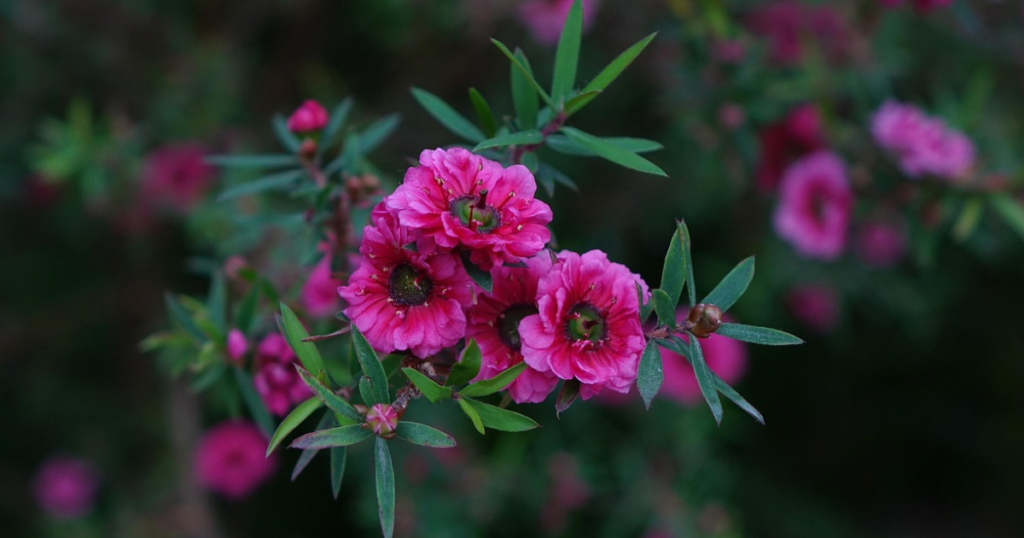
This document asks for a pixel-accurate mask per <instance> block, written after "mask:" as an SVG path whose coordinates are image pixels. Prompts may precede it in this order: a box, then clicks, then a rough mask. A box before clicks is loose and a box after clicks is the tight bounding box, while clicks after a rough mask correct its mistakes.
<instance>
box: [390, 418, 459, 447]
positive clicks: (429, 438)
mask: <svg viewBox="0 0 1024 538" xmlns="http://www.w3.org/2000/svg"><path fill="white" fill-rule="evenodd" d="M395 433H396V434H398V437H399V439H404V440H406V441H409V442H410V443H412V444H414V445H420V446H425V447H430V448H451V447H453V446H455V439H453V438H452V436H450V435H448V434H447V433H444V432H443V431H441V430H437V429H434V428H431V427H430V426H427V425H426V424H419V423H416V422H405V421H402V422H399V423H398V428H397V429H395Z"/></svg>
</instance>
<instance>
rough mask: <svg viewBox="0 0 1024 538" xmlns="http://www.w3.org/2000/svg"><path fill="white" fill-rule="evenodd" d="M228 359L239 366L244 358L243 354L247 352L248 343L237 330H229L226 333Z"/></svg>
mask: <svg viewBox="0 0 1024 538" xmlns="http://www.w3.org/2000/svg"><path fill="white" fill-rule="evenodd" d="M227 348H228V349H227V351H228V358H229V359H231V362H233V363H235V364H241V363H242V358H243V357H245V352H246V351H249V343H248V342H246V340H245V335H244V334H242V331H240V330H238V329H231V332H229V333H228V345H227Z"/></svg>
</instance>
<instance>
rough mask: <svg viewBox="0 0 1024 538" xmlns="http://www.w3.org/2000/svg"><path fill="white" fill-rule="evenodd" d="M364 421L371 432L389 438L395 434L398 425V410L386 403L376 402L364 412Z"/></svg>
mask: <svg viewBox="0 0 1024 538" xmlns="http://www.w3.org/2000/svg"><path fill="white" fill-rule="evenodd" d="M366 423H367V424H368V425H369V426H370V429H371V430H372V431H373V433H375V434H377V435H379V436H381V437H383V438H385V439H390V438H392V437H394V436H395V428H397V427H398V412H397V411H395V408H394V407H391V406H390V405H388V404H377V405H374V406H373V407H371V408H370V410H369V411H367V412H366Z"/></svg>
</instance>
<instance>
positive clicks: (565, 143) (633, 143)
mask: <svg viewBox="0 0 1024 538" xmlns="http://www.w3.org/2000/svg"><path fill="white" fill-rule="evenodd" d="M601 140H604V141H605V142H608V143H609V144H614V145H616V146H619V147H620V148H622V149H624V150H627V151H632V152H633V153H648V152H651V151H657V150H659V149H664V147H665V146H662V145H661V144H659V143H657V142H655V141H653V140H647V139H645V138H630V137H623V136H609V137H602V138H601ZM544 143H545V144H546V145H547V146H548V147H550V148H551V149H553V150H555V151H557V152H559V153H564V154H566V155H576V156H578V157H597V154H596V153H594V152H593V151H590V150H589V149H587V148H585V147H583V146H581V145H579V144H577V143H576V142H573V141H572V140H570V139H569V137H567V136H565V135H559V134H553V135H549V136H548V137H547V138H545V139H544Z"/></svg>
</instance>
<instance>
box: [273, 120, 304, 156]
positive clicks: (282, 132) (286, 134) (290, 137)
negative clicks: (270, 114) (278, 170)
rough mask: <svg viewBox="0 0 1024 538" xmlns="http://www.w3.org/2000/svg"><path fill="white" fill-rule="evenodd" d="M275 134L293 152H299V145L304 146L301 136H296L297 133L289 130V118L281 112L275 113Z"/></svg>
mask: <svg viewBox="0 0 1024 538" xmlns="http://www.w3.org/2000/svg"><path fill="white" fill-rule="evenodd" d="M273 125H274V134H275V135H277V140H278V142H280V143H281V145H282V146H284V147H285V149H287V150H288V151H290V152H292V153H298V152H299V147H301V146H302V141H301V140H299V137H297V136H295V133H293V132H291V131H289V130H288V120H287V119H285V117H284V116H282V115H280V114H276V115H274V121H273Z"/></svg>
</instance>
